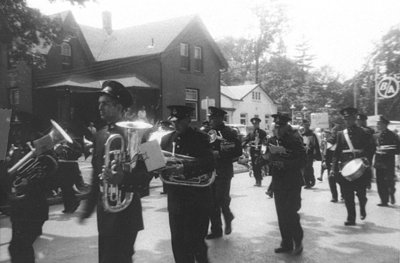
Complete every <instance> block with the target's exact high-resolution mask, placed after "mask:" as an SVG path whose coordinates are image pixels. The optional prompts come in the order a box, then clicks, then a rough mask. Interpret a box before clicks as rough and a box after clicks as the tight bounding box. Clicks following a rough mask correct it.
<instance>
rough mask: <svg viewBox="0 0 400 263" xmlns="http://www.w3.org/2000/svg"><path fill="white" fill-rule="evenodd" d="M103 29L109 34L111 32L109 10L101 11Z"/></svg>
mask: <svg viewBox="0 0 400 263" xmlns="http://www.w3.org/2000/svg"><path fill="white" fill-rule="evenodd" d="M103 29H104V30H105V31H106V32H107V34H109V35H110V34H111V33H112V21H111V12H110V11H103Z"/></svg>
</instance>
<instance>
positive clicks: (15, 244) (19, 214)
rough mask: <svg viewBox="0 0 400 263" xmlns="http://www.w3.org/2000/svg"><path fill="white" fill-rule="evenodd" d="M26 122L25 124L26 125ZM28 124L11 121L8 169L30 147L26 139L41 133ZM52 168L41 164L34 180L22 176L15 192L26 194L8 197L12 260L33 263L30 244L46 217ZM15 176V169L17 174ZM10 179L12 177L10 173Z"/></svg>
mask: <svg viewBox="0 0 400 263" xmlns="http://www.w3.org/2000/svg"><path fill="white" fill-rule="evenodd" d="M25 124H26V125H25ZM30 127H31V123H20V122H17V123H13V122H12V123H11V133H10V141H11V143H13V144H14V146H16V147H14V149H13V150H12V153H11V154H10V155H9V162H8V163H7V166H8V168H10V167H11V166H12V165H13V164H14V163H16V162H17V161H18V160H19V159H21V158H22V157H23V156H24V155H25V154H26V153H28V152H29V148H28V147H27V146H25V143H26V142H27V141H30V140H31V139H33V137H36V136H37V137H38V136H40V135H39V134H38V133H37V134H35V132H34V131H33V130H31V129H30ZM53 168H54V169H53V171H51V172H50V171H49V170H47V168H45V167H43V166H42V165H40V167H39V169H35V170H34V179H32V180H29V181H28V179H26V178H23V179H22V180H21V183H20V184H18V186H16V187H15V189H14V191H16V192H20V193H23V194H24V195H25V196H24V197H21V198H17V197H16V196H14V195H13V194H12V195H11V198H10V208H11V209H10V212H11V213H10V220H11V223H12V237H11V242H10V246H9V247H8V250H9V253H10V257H11V262H12V263H34V262H35V252H34V248H33V243H34V242H35V240H36V239H37V238H38V237H39V236H40V235H41V234H42V227H43V225H44V223H45V222H46V221H47V220H48V219H49V205H48V204H47V192H48V190H49V189H50V185H49V178H50V177H51V176H52V174H53V173H54V171H55V169H56V166H54V167H53ZM16 175H17V176H18V172H17V173H16ZM10 177H11V178H9V180H10V182H11V181H14V180H15V178H14V176H10Z"/></svg>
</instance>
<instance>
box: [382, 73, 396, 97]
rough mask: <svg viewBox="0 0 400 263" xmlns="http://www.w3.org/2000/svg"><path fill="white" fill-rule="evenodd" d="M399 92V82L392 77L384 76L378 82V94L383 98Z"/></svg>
mask: <svg viewBox="0 0 400 263" xmlns="http://www.w3.org/2000/svg"><path fill="white" fill-rule="evenodd" d="M397 93H399V82H398V81H397V80H396V79H395V78H394V77H384V78H383V79H382V80H381V81H379V84H378V94H379V96H380V97H382V98H385V99H390V98H393V97H394V96H396V95H397Z"/></svg>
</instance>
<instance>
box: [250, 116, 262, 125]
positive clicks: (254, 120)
mask: <svg viewBox="0 0 400 263" xmlns="http://www.w3.org/2000/svg"><path fill="white" fill-rule="evenodd" d="M250 122H251V123H253V124H254V123H260V122H261V120H260V118H257V117H254V118H251V119H250Z"/></svg>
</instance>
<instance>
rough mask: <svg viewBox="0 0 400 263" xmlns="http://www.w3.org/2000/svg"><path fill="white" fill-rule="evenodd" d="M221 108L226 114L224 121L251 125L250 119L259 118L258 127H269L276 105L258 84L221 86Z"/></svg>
mask: <svg viewBox="0 0 400 263" xmlns="http://www.w3.org/2000/svg"><path fill="white" fill-rule="evenodd" d="M221 108H222V109H224V110H225V111H226V112H228V114H227V118H226V122H227V123H234V124H244V125H246V126H251V123H250V119H251V118H253V117H258V118H260V119H261V123H260V127H261V128H263V129H269V127H270V125H271V123H272V120H273V119H272V117H271V115H272V114H275V113H277V111H278V106H277V105H276V104H275V103H274V101H273V100H272V99H271V98H270V97H269V96H268V94H267V93H266V92H265V91H264V90H263V89H262V88H261V87H260V85H258V84H251V85H239V86H221Z"/></svg>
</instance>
